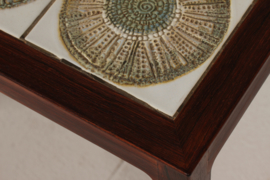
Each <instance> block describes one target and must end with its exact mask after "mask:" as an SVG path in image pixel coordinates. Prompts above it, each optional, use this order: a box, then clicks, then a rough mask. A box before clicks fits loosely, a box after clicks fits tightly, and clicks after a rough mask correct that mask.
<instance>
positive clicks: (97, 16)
mask: <svg viewBox="0 0 270 180" xmlns="http://www.w3.org/2000/svg"><path fill="white" fill-rule="evenodd" d="M229 22H230V0H65V1H64V5H63V8H62V11H61V13H60V30H61V36H62V38H63V40H64V42H65V44H66V46H67V48H68V50H69V51H70V53H71V54H72V55H73V56H74V57H75V58H76V59H77V60H78V61H79V62H80V63H81V64H82V65H83V66H84V67H86V68H88V69H91V71H93V72H96V73H98V74H100V75H102V76H103V77H104V78H108V79H110V80H111V81H114V82H116V83H119V84H125V85H139V86H146V85H150V84H156V83H160V82H165V81H169V80H173V79H174V78H176V77H178V76H181V75H183V74H185V73H187V72H189V71H191V70H192V69H194V68H196V67H198V66H199V65H200V64H202V63H203V62H205V61H206V60H207V59H208V58H209V56H210V55H211V54H212V53H213V51H214V50H215V49H216V47H217V46H218V44H219V43H220V42H221V41H222V39H223V37H224V34H225V33H226V32H227V30H228V26H229Z"/></svg>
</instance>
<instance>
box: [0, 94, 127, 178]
mask: <svg viewBox="0 0 270 180" xmlns="http://www.w3.org/2000/svg"><path fill="white" fill-rule="evenodd" d="M121 161H122V160H121V159H119V158H118V157H116V156H114V155H112V154H110V153H108V152H107V151H105V150H103V149H102V148H100V147H98V146H96V145H94V144H92V143H91V142H89V141H87V140H85V139H83V138H82V137H79V136H78V135H76V134H74V133H72V132H71V131H69V130H67V129H65V128H63V127H61V126H59V125H58V124H55V123H54V122H52V121H51V120H49V119H47V118H45V117H43V116H41V115H39V114H38V113H36V112H34V111H32V110H30V109H28V108H27V107H25V106H23V105H22V104H19V103H18V102H16V101H14V100H12V99H10V98H8V97H6V96H4V95H3V94H1V93H0V179H1V180H18V179H20V180H37V179H38V180H57V179H59V180H60V179H65V180H77V179H79V180H89V179H92V180H107V179H109V177H111V175H112V174H113V173H114V171H115V170H116V169H117V167H118V165H119V163H121Z"/></svg>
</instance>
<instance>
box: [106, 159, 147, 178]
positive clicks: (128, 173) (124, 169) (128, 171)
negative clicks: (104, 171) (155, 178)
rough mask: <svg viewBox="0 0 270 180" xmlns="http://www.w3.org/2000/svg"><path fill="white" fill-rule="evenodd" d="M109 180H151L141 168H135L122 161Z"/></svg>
mask: <svg viewBox="0 0 270 180" xmlns="http://www.w3.org/2000/svg"><path fill="white" fill-rule="evenodd" d="M110 180H152V179H151V178H150V176H148V175H147V174H146V173H145V172H143V171H142V170H140V169H138V168H136V167H135V166H133V165H131V164H129V163H127V162H124V163H123V164H122V165H121V166H120V167H119V169H118V170H117V171H116V172H115V174H114V175H113V176H112V177H111V178H110Z"/></svg>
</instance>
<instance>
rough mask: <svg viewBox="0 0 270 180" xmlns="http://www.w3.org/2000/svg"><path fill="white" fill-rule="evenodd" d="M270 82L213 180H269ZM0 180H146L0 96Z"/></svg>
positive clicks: (219, 160)
mask: <svg viewBox="0 0 270 180" xmlns="http://www.w3.org/2000/svg"><path fill="white" fill-rule="evenodd" d="M269 92H270V77H269V78H268V80H267V82H266V83H265V84H264V86H263V88H262V89H261V90H260V92H259V93H258V95H257V96H256V98H255V99H254V101H253V102H252V104H251V106H250V107H249V109H248V110H247V112H246V113H245V115H244V117H243V118H242V120H241V121H240V123H239V124H238V126H237V127H236V129H235V131H234V132H233V134H232V135H231V136H230V138H229V140H228V141H227V143H226V144H225V146H224V148H223V149H222V151H221V152H220V154H219V156H218V157H217V160H216V162H215V163H214V167H213V171H212V179H213V180H270V171H269V167H270V139H269V138H270V93H269ZM0 180H150V178H149V177H148V176H147V175H146V174H144V173H143V172H142V171H140V170H138V169H136V168H135V167H133V166H131V165H129V164H128V163H125V162H123V161H122V160H120V159H119V158H117V157H115V156H114V155H112V154H110V153H108V152H106V151H105V150H103V149H101V148H99V147H97V146H95V145H93V144H92V143H90V142H88V141H86V140H84V139H83V138H81V137H79V136H77V135H75V134H73V133H71V132H69V131H68V130H66V129H64V128H62V127H60V126H59V125H57V124H55V123H53V122H52V121H50V120H48V119H46V118H44V117H42V116H41V115H39V114H37V113H35V112H33V111H32V110H30V109H28V108H26V107H24V106H23V105H21V104H19V103H17V102H15V101H14V100H12V99H10V98H8V97H6V96H4V95H3V94H0Z"/></svg>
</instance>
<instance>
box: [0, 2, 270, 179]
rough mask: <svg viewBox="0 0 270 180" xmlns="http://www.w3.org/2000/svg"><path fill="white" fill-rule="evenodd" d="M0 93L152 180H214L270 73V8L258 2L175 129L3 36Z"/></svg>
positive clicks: (174, 123)
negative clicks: (218, 160)
mask: <svg viewBox="0 0 270 180" xmlns="http://www.w3.org/2000/svg"><path fill="white" fill-rule="evenodd" d="M0 37H1V38H0V91H1V92H3V93H4V94H6V95H8V96H10V97H12V98H13V99H15V100H17V101H19V102H21V103H22V104H24V105H26V106H28V107H30V108H31V109H33V110H35V111H37V112H39V113H40V114H42V115H44V116H46V117H48V118H50V119H51V120H53V121H55V122H56V123H58V124H60V125H62V126H64V127H66V128H67V129H69V130H71V131H73V132H75V133H76V134H79V135H80V136H82V137H84V138H86V139H88V140H89V141H91V142H93V143H95V144H97V145H99V146H101V147H102V148H104V149H106V150H108V151H110V152H111V153H113V154H115V155H117V156H119V157H121V158H122V159H124V160H126V161H127V162H130V163H131V164H133V165H135V166H137V167H138V168H140V169H142V170H143V171H145V172H146V173H148V174H149V175H150V176H151V177H152V178H153V179H155V180H174V179H180V180H188V179H189V180H209V179H210V172H211V167H212V164H213V162H214V159H215V157H216V156H217V154H218V152H219V151H220V149H221V148H222V146H223V144H224V143H225V142H226V140H227V138H228V136H229V135H230V133H231V132H232V130H233V129H234V127H235V126H236V124H237V122H238V121H239V120H240V118H241V116H242V114H243V113H244V111H245V110H246V108H247V107H248V105H249V104H250V102H251V101H252V99H253V97H254V96H255V94H256V93H257V91H258V89H259V88H260V86H261V85H262V84H263V82H264V80H265V79H266V77H267V76H268V74H269V72H270V58H269V56H270V43H269V42H270V1H269V0H258V1H257V2H256V3H255V5H254V7H253V8H252V10H251V11H250V13H249V14H248V16H247V17H246V18H245V20H244V21H243V23H242V24H241V26H240V27H239V28H238V29H237V31H236V32H235V33H234V35H233V36H232V38H231V39H230V40H229V42H228V44H227V45H226V47H225V48H224V50H223V51H222V52H221V54H220V55H219V57H218V58H217V60H216V61H215V62H214V63H213V64H212V67H211V68H210V70H209V72H208V73H207V74H206V75H205V77H204V78H203V79H202V81H201V82H200V84H199V85H198V87H197V88H196V89H195V91H194V92H193V94H192V95H191V97H190V98H189V100H188V101H187V102H186V103H185V105H184V106H183V107H182V108H181V110H180V112H179V114H178V115H177V117H176V118H175V120H174V121H172V120H171V119H170V118H168V117H165V116H163V115H162V114H159V113H158V112H155V111H153V110H151V109H148V108H146V107H144V106H142V105H141V104H139V103H137V102H134V101H133V100H131V99H129V98H127V97H125V96H123V95H121V94H119V93H117V92H115V91H114V90H112V89H110V88H108V87H107V86H105V85H102V84H101V83H100V82H97V81H96V80H95V79H94V78H93V77H91V76H88V75H86V74H83V73H81V72H79V71H77V70H76V69H74V68H71V67H69V66H66V65H64V64H63V63H62V62H61V61H59V60H57V59H54V58H52V57H49V56H47V55H44V54H42V53H41V52H39V51H37V50H35V49H33V48H32V47H30V46H28V45H26V44H25V43H23V42H22V41H19V40H17V39H15V38H13V37H11V36H9V35H7V34H5V33H3V32H0Z"/></svg>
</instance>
